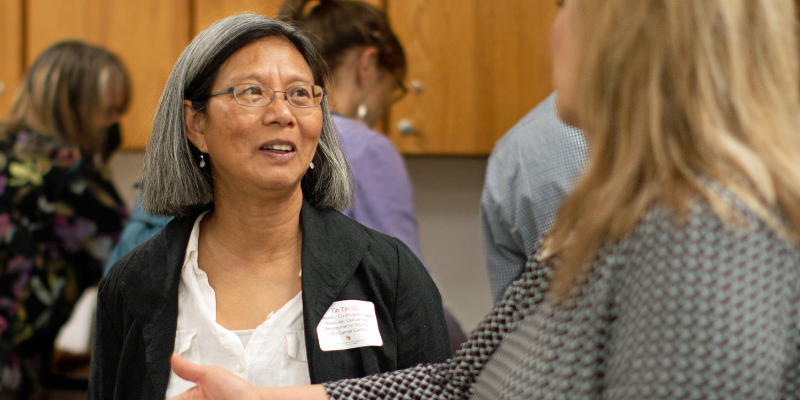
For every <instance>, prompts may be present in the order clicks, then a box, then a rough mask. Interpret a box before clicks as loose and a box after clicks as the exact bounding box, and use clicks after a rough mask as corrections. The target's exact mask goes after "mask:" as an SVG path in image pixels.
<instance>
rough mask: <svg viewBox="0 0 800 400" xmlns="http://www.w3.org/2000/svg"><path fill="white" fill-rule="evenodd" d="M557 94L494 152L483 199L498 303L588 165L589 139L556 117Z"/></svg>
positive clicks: (485, 240) (489, 261) (488, 265)
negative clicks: (587, 147) (585, 140)
mask: <svg viewBox="0 0 800 400" xmlns="http://www.w3.org/2000/svg"><path fill="white" fill-rule="evenodd" d="M555 98H556V94H555V93H553V94H551V95H550V96H549V97H547V98H546V99H545V100H544V101H542V102H541V103H540V104H539V105H538V106H536V108H534V109H533V110H532V111H531V112H530V113H528V114H527V115H526V116H525V117H523V118H522V120H520V121H519V122H518V123H517V125H515V126H514V127H513V128H511V130H510V131H508V133H506V134H505V136H503V138H502V139H500V141H498V142H497V144H496V145H495V147H494V150H492V155H491V156H490V157H489V165H488V166H487V167H486V180H485V181H484V184H483V194H482V195H481V227H482V231H483V248H484V251H485V252H486V268H487V270H488V272H489V283H490V285H491V290H492V299H493V300H494V302H495V303H497V302H499V301H500V299H502V298H503V293H504V292H505V291H506V288H507V287H508V285H509V284H511V282H513V281H514V280H515V279H517V277H519V275H520V274H521V273H522V271H523V269H524V268H525V261H526V260H527V259H528V256H529V255H530V254H531V253H532V252H533V250H534V248H535V245H536V242H537V241H538V240H539V238H540V237H542V235H544V233H545V232H547V230H548V229H550V227H551V226H553V222H554V221H555V217H556V213H557V212H558V208H559V206H561V201H562V200H563V199H564V198H565V197H566V196H567V194H569V192H570V190H571V189H572V186H573V184H574V183H575V180H576V179H577V178H578V177H579V176H580V173H581V172H582V171H583V169H584V167H585V165H586V160H587V149H586V143H585V142H584V138H583V133H582V132H581V131H580V130H579V129H577V128H575V127H571V126H568V125H566V124H565V123H563V122H562V121H561V120H560V119H558V116H557V115H556V107H555Z"/></svg>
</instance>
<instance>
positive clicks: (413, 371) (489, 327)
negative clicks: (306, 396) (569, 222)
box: [324, 253, 549, 400]
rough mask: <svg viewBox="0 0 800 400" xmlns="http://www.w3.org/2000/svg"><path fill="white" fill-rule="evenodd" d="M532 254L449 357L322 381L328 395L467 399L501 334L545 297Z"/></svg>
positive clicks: (366, 399) (339, 399) (544, 271)
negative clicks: (408, 366) (409, 366)
mask: <svg viewBox="0 0 800 400" xmlns="http://www.w3.org/2000/svg"><path fill="white" fill-rule="evenodd" d="M536 256H537V254H536V253H534V254H533V255H532V256H531V257H530V258H529V259H528V263H527V265H526V268H525V271H524V272H523V274H522V276H520V277H519V279H517V280H516V281H514V283H512V284H511V286H509V288H508V290H506V293H505V295H504V296H503V300H501V301H500V302H499V303H498V304H497V305H496V306H495V308H494V309H493V310H492V311H491V313H490V314H489V315H488V316H487V317H486V318H485V319H484V320H483V322H481V324H480V325H478V327H477V328H476V329H475V330H474V331H473V333H472V334H471V335H470V337H469V340H468V341H467V342H466V343H464V344H463V345H462V346H461V350H459V351H458V352H457V353H456V354H455V355H454V356H453V358H451V359H449V360H447V361H445V362H443V363H439V364H428V365H424V364H420V365H418V366H416V367H413V368H408V369H403V370H399V371H394V372H387V373H384V374H379V375H372V376H367V377H364V378H357V379H345V380H341V381H336V382H329V383H325V384H324V386H325V389H326V390H327V392H328V396H329V397H330V398H331V399H333V400H345V399H359V400H373V399H376V400H377V399H398V400H411V399H466V398H469V397H470V396H471V395H472V387H473V384H474V383H475V380H476V378H477V376H478V374H479V373H480V371H481V370H482V369H483V367H484V365H485V364H486V362H487V361H489V358H490V357H491V356H492V353H494V351H495V350H496V349H497V347H498V345H499V344H500V342H501V341H502V340H503V338H504V337H505V336H506V335H507V334H508V333H509V332H511V331H513V330H514V329H516V327H517V325H518V323H519V322H520V321H521V320H522V319H523V317H524V316H525V315H527V314H529V313H530V312H531V311H532V310H533V308H534V307H535V306H536V305H538V304H540V303H541V302H542V301H543V300H544V298H545V293H546V292H547V283H546V282H547V280H548V274H549V268H548V267H547V266H544V265H542V264H540V263H538V262H537V261H535V260H536Z"/></svg>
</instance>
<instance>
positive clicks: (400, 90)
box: [392, 78, 408, 103]
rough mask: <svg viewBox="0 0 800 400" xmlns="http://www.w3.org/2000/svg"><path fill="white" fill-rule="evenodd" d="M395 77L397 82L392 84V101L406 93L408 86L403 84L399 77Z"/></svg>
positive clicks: (396, 100) (397, 99)
mask: <svg viewBox="0 0 800 400" xmlns="http://www.w3.org/2000/svg"><path fill="white" fill-rule="evenodd" d="M395 79H396V80H397V82H396V84H395V86H394V91H392V103H397V102H398V101H400V100H401V99H402V98H403V97H405V96H406V94H408V88H407V87H406V85H405V84H403V81H402V80H400V78H395Z"/></svg>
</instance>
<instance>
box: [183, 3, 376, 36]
mask: <svg viewBox="0 0 800 400" xmlns="http://www.w3.org/2000/svg"><path fill="white" fill-rule="evenodd" d="M193 1H194V18H193V21H192V22H193V24H194V29H193V30H194V34H195V35H196V34H198V33H199V32H200V31H202V30H203V29H204V28H205V27H206V26H208V25H210V24H212V23H213V22H214V21H216V20H218V19H222V18H225V17H228V16H231V15H233V14H236V13H240V12H254V13H258V14H261V15H265V16H267V17H270V18H272V17H275V14H277V13H278V9H279V8H280V7H281V4H283V0H226V1H219V0H193ZM364 1H366V2H367V3H371V4H374V5H375V6H377V7H379V8H381V9H383V8H384V5H385V4H384V3H385V0H364Z"/></svg>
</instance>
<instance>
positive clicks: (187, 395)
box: [169, 386, 200, 400]
mask: <svg viewBox="0 0 800 400" xmlns="http://www.w3.org/2000/svg"><path fill="white" fill-rule="evenodd" d="M197 391H198V389H197V386H195V387H192V388H191V389H189V390H187V391H185V392H183V393H181V394H179V395H177V396H175V397H170V398H169V400H197V399H199V398H200V397H199V396H198V393H197Z"/></svg>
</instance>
